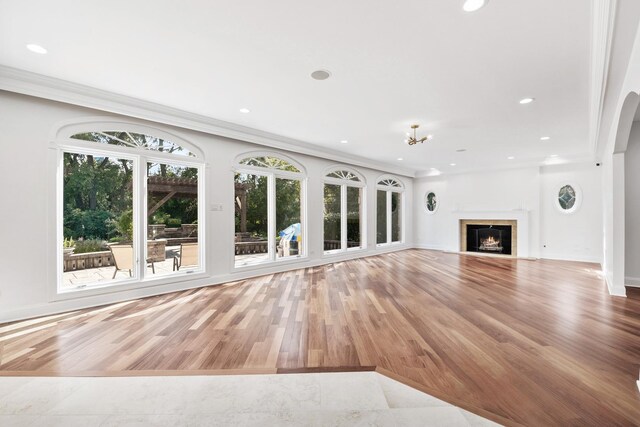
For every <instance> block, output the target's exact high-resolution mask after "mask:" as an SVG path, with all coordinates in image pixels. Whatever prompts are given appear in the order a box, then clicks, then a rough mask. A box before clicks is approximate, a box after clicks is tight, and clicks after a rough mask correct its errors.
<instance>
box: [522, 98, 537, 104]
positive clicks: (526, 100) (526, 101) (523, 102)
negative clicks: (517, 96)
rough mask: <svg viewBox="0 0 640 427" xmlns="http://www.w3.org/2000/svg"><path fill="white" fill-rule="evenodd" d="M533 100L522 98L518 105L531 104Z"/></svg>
mask: <svg viewBox="0 0 640 427" xmlns="http://www.w3.org/2000/svg"><path fill="white" fill-rule="evenodd" d="M534 100H535V98H522V99H521V100H520V104H523V105H524V104H531V103H532V102H533V101H534Z"/></svg>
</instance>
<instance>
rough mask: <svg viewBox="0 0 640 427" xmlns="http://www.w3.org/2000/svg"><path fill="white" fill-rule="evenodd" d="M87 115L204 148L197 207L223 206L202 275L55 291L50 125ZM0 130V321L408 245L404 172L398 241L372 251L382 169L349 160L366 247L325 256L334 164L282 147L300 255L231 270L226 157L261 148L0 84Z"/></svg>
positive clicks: (211, 214)
mask: <svg viewBox="0 0 640 427" xmlns="http://www.w3.org/2000/svg"><path fill="white" fill-rule="evenodd" d="M91 117H111V118H113V120H121V121H125V122H129V123H137V124H141V125H147V126H151V127H155V128H157V129H160V130H163V131H167V132H171V133H174V134H176V135H178V136H179V137H181V138H183V139H185V140H187V141H189V142H190V143H193V144H195V145H196V146H198V147H199V148H200V149H202V150H203V151H204V155H205V160H206V162H207V169H206V196H205V197H206V200H205V203H206V206H211V205H212V204H221V205H222V206H223V210H222V211H207V213H206V221H207V225H206V227H207V228H206V234H207V236H208V237H209V238H208V239H207V248H206V249H207V252H206V254H207V255H206V258H207V259H206V265H207V270H206V274H205V275H204V276H203V277H200V278H198V279H193V280H186V281H182V282H177V281H175V280H177V279H174V280H173V281H172V280H171V279H169V280H166V281H164V282H158V283H161V284H155V285H150V284H147V285H145V286H147V287H142V286H141V285H136V286H133V287H131V286H129V287H125V286H123V287H119V288H117V289H116V288H115V287H114V288H111V289H110V288H106V289H102V290H99V291H90V292H86V293H79V294H74V295H72V296H69V295H66V296H59V295H56V269H57V265H56V251H57V250H58V246H57V245H58V244H57V242H56V238H55V232H56V230H55V228H56V219H55V203H56V194H55V193H56V191H55V189H56V186H55V167H56V162H55V153H56V151H55V149H54V148H53V147H54V145H53V144H52V142H51V141H52V140H53V138H54V134H55V131H56V129H58V128H60V126H61V124H62V123H63V122H69V121H75V120H79V121H80V120H86V119H87V118H91ZM0 129H2V137H1V138H2V139H1V140H0V152H2V155H1V156H0V181H1V182H3V194H2V197H0V204H1V205H0V224H2V225H3V226H2V230H3V233H2V239H3V246H2V253H1V254H0V322H2V321H6V320H12V319H18V318H24V317H30V316H36V315H41V314H46V313H53V312H57V311H62V310H70V309H76V308H80V307H87V306H93V305H99V304H105V303H109V302H114V301H120V300H126V299H131V298H137V297H141V296H147V295H153V294H157V293H162V292H170V291H174V290H178V289H186V288H190V287H196V286H205V285H209V284H215V283H222V282H225V281H230V280H236V279H239V278H244V277H250V276H255V275H260V274H267V273H271V272H276V271H283V270H286V269H292V268H304V267H308V266H313V265H319V264H322V263H326V262H334V261H336V260H341V259H348V258H353V257H357V256H365V255H372V254H376V253H381V252H385V251H389V250H398V249H403V248H407V247H412V246H413V241H412V236H413V229H412V225H413V217H412V214H413V211H414V209H413V207H412V205H411V203H412V201H413V182H412V179H411V178H408V177H402V176H400V177H399V178H400V180H401V181H402V182H403V183H404V184H405V186H406V192H405V243H404V244H402V245H393V246H389V247H385V248H377V247H376V244H375V192H376V187H375V183H376V179H377V178H378V177H379V176H380V175H382V174H383V173H384V171H379V170H374V169H367V168H362V167H357V168H356V169H357V170H358V171H360V172H361V173H362V174H363V175H364V177H365V179H366V181H367V231H366V233H367V248H365V249H364V250H362V251H358V252H350V253H348V254H341V255H337V256H325V255H324V253H323V237H322V224H323V218H322V211H323V187H322V186H323V180H322V176H323V172H324V171H325V169H326V168H328V167H329V166H332V165H335V164H337V163H336V162H335V161H331V160H326V159H321V158H318V157H312V156H308V155H299V154H296V153H286V154H288V155H289V156H291V157H292V158H294V159H295V160H297V161H298V162H300V163H301V164H302V165H303V166H304V167H305V168H306V170H307V173H308V184H307V203H308V218H307V227H308V228H307V231H308V242H309V248H308V249H309V256H308V258H307V259H304V260H302V261H300V262H291V263H288V264H286V263H278V265H277V266H274V265H271V266H262V267H257V268H255V269H253V270H246V269H243V270H242V271H241V272H239V271H237V270H235V269H234V268H233V257H234V254H233V239H234V206H233V198H234V185H233V171H232V167H233V162H234V160H235V158H236V156H238V155H240V154H242V153H245V152H248V151H254V150H267V148H266V147H261V146H257V145H254V144H250V143H247V142H242V141H237V140H231V139H226V138H222V137H217V136H214V135H210V134H205V133H201V132H195V131H189V130H185V129H181V128H175V127H171V126H165V125H161V124H157V123H151V122H144V121H140V120H135V119H131V118H126V117H122V116H117V115H111V114H107V113H104V112H99V111H96V110H91V109H87V108H82V107H76V106H72V105H68V104H63V103H57V102H53V101H46V100H42V99H38V98H33V97H28V96H23V95H18V94H14V93H10V92H3V91H0ZM270 151H275V152H278V151H279V150H270ZM16 207H18V209H17V210H16ZM181 280H185V279H184V278H183V279H181Z"/></svg>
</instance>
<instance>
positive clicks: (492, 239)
mask: <svg viewBox="0 0 640 427" xmlns="http://www.w3.org/2000/svg"><path fill="white" fill-rule="evenodd" d="M516 233H517V222H516V221H514V220H461V221H460V251H461V252H476V253H483V254H493V255H505V256H516V247H517V245H516V243H517V242H516V239H517V238H516V235H517V234H516Z"/></svg>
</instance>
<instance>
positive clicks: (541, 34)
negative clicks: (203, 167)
mask: <svg viewBox="0 0 640 427" xmlns="http://www.w3.org/2000/svg"><path fill="white" fill-rule="evenodd" d="M590 3H591V2H588V1H584V0H563V1H557V0H535V1H534V0H529V1H525V0H490V1H489V3H488V5H487V6H485V7H484V8H483V9H481V10H479V11H477V12H474V13H466V12H464V11H463V10H462V0H446V1H445V0H396V1H394V2H386V1H381V0H378V1H371V0H367V1H365V0H351V1H326V2H305V1H299V0H296V1H294V0H280V1H271V2H266V1H262V0H244V1H195V0H194V1H186V2H184V1H183V2H179V1H169V0H154V1H122V0H111V1H109V2H104V1H94V0H88V1H82V2H78V1H72V0H58V1H56V2H51V1H43V0H41V1H29V2H25V1H20V0H16V1H8V0H0V64H3V65H7V66H10V67H15V68H19V69H23V70H27V71H32V72H35V73H40V74H44V75H47V76H52V77H57V78H60V79H64V80H68V81H72V82H76V83H80V84H84V85H88V86H92V87H95V88H99V89H104V90H108V91H111V92H114V93H118V94H123V95H128V96H131V97H135V98H140V99H143V100H147V101H153V102H157V103H160V104H163V105H167V106H171V107H176V108H179V109H183V110H186V111H189V112H194V113H198V114H202V115H205V116H209V117H212V118H215V119H220V120H225V121H228V122H232V123H236V124H240V125H244V126H248V127H251V128H255V129H259V130H262V131H268V132H272V133H275V134H278V135H282V136H285V137H289V138H294V139H297V140H300V141H303V142H306V143H309V144H314V145H317V146H321V147H323V148H325V149H333V150H340V151H343V152H347V153H350V154H354V155H359V156H362V157H366V158H368V159H372V160H375V161H379V162H384V163H387V164H392V165H395V166H399V165H400V164H402V166H403V167H408V168H411V169H413V170H416V171H418V172H419V173H425V172H428V171H430V170H431V168H436V169H438V170H440V171H442V172H444V173H450V172H459V171H465V170H477V169H492V168H501V167H509V166H513V165H518V164H543V162H544V161H545V159H548V156H551V155H557V156H558V157H555V158H554V159H555V160H554V161H555V162H557V161H558V158H559V159H574V158H578V157H584V156H587V155H589V154H590V153H589V150H590V145H589V141H588V130H589V126H588V120H589V69H590V62H589V61H590V40H591V37H590V23H591V20H590V19H591V18H590ZM28 43H37V44H40V45H42V46H44V47H45V48H46V49H47V50H48V54H46V55H38V54H34V53H32V52H30V51H28V50H27V49H26V48H25V45H26V44H28ZM317 69H326V70H330V72H331V74H332V75H331V77H330V78H329V79H328V80H325V81H317V80H313V79H311V77H310V74H311V72H313V71H314V70H317ZM524 97H533V98H535V101H534V102H533V103H531V104H528V105H520V104H519V102H518V101H519V100H520V99H521V98H524ZM241 108H248V109H250V110H251V112H250V113H248V114H243V113H241V112H240V111H239V109H241ZM413 123H418V124H420V125H421V127H420V129H419V131H418V136H419V137H420V136H424V135H426V134H427V133H429V134H433V135H434V138H433V140H432V141H430V142H428V143H425V144H422V145H416V146H412V147H411V146H408V145H407V144H405V143H404V139H405V132H407V131H409V130H410V129H409V127H410V125H411V124H413ZM543 136H549V137H551V139H549V140H548V141H541V140H540V138H541V137H543ZM341 140H348V141H349V142H348V143H347V144H341V143H340V141H341ZM458 149H466V151H465V152H457V151H456V150H458ZM399 157H401V158H403V160H402V161H400V160H397V159H398V158H399ZM508 157H514V159H512V160H509V159H508ZM451 163H455V164H456V166H450V164H451Z"/></svg>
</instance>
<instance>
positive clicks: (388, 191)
mask: <svg viewBox="0 0 640 427" xmlns="http://www.w3.org/2000/svg"><path fill="white" fill-rule="evenodd" d="M403 191H404V187H403V185H402V184H401V183H400V181H398V180H397V179H395V178H392V177H388V178H383V179H380V180H379V181H378V191H377V193H376V243H377V244H378V245H384V244H388V243H399V242H402V240H403V237H402V236H403V230H402V227H403V215H404V214H403V212H402V204H403V201H402V198H403Z"/></svg>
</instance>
